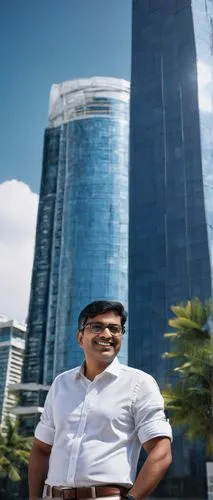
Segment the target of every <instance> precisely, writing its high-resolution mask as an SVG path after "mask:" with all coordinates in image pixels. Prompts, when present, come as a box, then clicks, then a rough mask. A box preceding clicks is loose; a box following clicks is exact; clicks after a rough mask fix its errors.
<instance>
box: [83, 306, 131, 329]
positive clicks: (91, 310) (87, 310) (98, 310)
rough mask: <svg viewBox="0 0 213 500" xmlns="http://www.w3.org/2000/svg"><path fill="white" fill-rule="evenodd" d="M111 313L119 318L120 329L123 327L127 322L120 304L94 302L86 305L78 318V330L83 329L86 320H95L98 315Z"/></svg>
mask: <svg viewBox="0 0 213 500" xmlns="http://www.w3.org/2000/svg"><path fill="white" fill-rule="evenodd" d="M109 311H112V312H114V313H115V314H117V315H118V316H120V318H121V325H122V327H123V326H124V325H125V323H126V320H127V312H126V311H125V309H124V306H123V304H121V302H117V301H114V300H95V301H94V302H91V304H88V305H87V306H86V307H84V309H82V311H81V312H80V314H79V317H78V329H79V330H81V329H82V328H84V326H85V324H86V322H87V320H88V318H95V316H97V315H98V314H104V313H106V312H109Z"/></svg>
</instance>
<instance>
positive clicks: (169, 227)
mask: <svg viewBox="0 0 213 500" xmlns="http://www.w3.org/2000/svg"><path fill="white" fill-rule="evenodd" d="M212 27H213V2H212V1H210V0H206V1H205V0H133V34H132V84H131V85H132V87H131V90H132V93H131V118H130V220H129V224H130V238H129V276H130V281H129V364H130V365H132V366H135V367H137V368H142V369H144V370H145V371H148V372H149V373H151V374H152V375H154V376H155V377H156V378H157V380H158V382H159V384H160V386H161V387H163V386H164V384H165V382H166V381H167V380H168V379H167V374H168V368H169V365H168V362H166V361H165V360H163V359H162V358H161V356H162V353H163V352H164V351H166V350H167V349H168V345H167V344H166V341H165V339H164V338H163V333H164V332H166V331H167V329H168V323H167V321H168V317H169V314H170V313H169V308H170V305H172V304H175V303H178V302H180V301H184V300H185V299H190V298H192V297H196V296H197V297H200V298H201V299H209V298H210V297H211V293H212V251H213V246H212V243H213V202H212V200H213V173H212V168H213V140H212V133H213V121H212V116H213V115H212V102H213V101H212V91H213V78H212V74H213V73H212V70H213V65H212V47H213V45H212V40H213V30H212ZM174 433H175V439H174V447H173V449H174V463H173V466H172V468H171V471H170V473H169V474H170V476H172V478H169V476H168V477H167V479H166V483H167V495H166V496H169V494H172V493H173V495H175V494H176V496H179V494H180V488H181V491H182V492H183V491H185V496H187V494H188V493H189V491H191V492H192V490H194V497H195V496H199V494H201V493H204V486H205V485H204V481H205V469H204V456H203V454H202V449H201V446H200V445H199V444H196V443H194V444H191V443H189V442H187V441H185V440H183V438H182V436H181V435H180V434H178V433H177V432H176V431H175V432H174ZM180 479H181V481H180ZM169 488H170V490H169ZM183 495H184V493H183Z"/></svg>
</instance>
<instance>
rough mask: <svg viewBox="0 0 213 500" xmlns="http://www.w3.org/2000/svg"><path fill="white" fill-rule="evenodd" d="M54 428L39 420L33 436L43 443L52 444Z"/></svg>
mask: <svg viewBox="0 0 213 500" xmlns="http://www.w3.org/2000/svg"><path fill="white" fill-rule="evenodd" d="M54 435H55V430H54V429H52V427H48V425H44V424H42V422H39V423H38V425H37V427H36V429H35V437H36V438H37V439H39V440H40V441H43V442H44V443H47V444H50V445H52V444H53V441H54Z"/></svg>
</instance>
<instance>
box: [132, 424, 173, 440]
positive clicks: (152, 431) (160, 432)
mask: <svg viewBox="0 0 213 500" xmlns="http://www.w3.org/2000/svg"><path fill="white" fill-rule="evenodd" d="M138 437H139V439H140V442H141V444H143V443H146V441H149V440H150V439H153V438H156V437H168V438H169V439H171V441H172V429H171V426H170V424H169V422H168V421H161V420H155V421H153V422H148V423H147V424H145V425H143V427H142V428H141V429H139V431H138Z"/></svg>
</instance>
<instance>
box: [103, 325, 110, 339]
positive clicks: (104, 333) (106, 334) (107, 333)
mask: <svg viewBox="0 0 213 500" xmlns="http://www.w3.org/2000/svg"><path fill="white" fill-rule="evenodd" d="M102 333H103V335H104V336H105V337H106V336H107V337H109V336H110V337H112V334H111V332H110V329H109V327H108V326H105V328H104V330H103V332H102Z"/></svg>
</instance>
